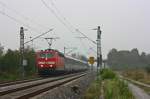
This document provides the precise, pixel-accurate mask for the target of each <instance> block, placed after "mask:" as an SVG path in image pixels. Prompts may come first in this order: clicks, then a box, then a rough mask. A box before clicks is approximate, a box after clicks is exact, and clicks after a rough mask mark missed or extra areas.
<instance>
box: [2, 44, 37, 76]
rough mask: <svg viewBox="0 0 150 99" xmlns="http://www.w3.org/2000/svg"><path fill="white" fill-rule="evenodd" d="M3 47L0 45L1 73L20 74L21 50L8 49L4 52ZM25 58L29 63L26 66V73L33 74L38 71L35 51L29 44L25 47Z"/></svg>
mask: <svg viewBox="0 0 150 99" xmlns="http://www.w3.org/2000/svg"><path fill="white" fill-rule="evenodd" d="M3 49H4V48H3V47H2V46H1V45H0V74H8V75H11V74H13V75H18V76H19V74H20V69H21V65H20V63H21V62H20V51H18V50H11V49H8V50H7V51H6V53H5V54H4V52H3ZM24 58H25V59H26V60H27V62H28V64H27V66H25V70H26V75H32V74H34V73H35V71H36V67H35V51H34V50H33V49H31V48H30V47H29V46H28V47H27V48H25V52H24Z"/></svg>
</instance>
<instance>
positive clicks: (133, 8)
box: [0, 0, 150, 58]
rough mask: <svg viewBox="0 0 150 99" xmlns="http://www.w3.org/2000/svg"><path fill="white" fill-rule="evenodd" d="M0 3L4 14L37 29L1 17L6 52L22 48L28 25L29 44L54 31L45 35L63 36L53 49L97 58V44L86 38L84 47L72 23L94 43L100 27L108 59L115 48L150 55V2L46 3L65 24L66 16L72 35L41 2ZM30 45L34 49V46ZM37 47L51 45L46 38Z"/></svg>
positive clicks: (14, 0)
mask: <svg viewBox="0 0 150 99" xmlns="http://www.w3.org/2000/svg"><path fill="white" fill-rule="evenodd" d="M0 1H1V2H3V3H5V4H6V5H2V4H0V11H3V12H5V13H6V14H8V15H10V16H12V17H14V18H16V19H17V20H20V21H22V22H23V23H25V24H27V25H29V26H30V27H32V28H34V31H33V30H31V29H30V28H28V27H26V26H24V25H23V24H18V23H16V22H15V21H13V20H11V19H10V18H8V17H6V16H4V15H2V14H0V27H1V28H0V43H1V44H2V45H3V46H4V47H5V49H8V48H11V49H18V48H19V28H20V27H21V26H24V27H25V28H26V29H28V31H25V36H26V38H25V41H27V40H29V37H30V36H31V37H35V36H37V35H39V34H40V33H43V32H46V31H47V30H48V29H50V28H54V31H53V32H51V33H49V34H48V35H45V36H43V37H60V39H58V40H56V41H54V43H53V45H52V47H53V48H56V49H59V50H61V51H62V50H63V47H64V46H66V47H77V48H78V50H76V51H75V52H80V53H82V54H85V55H88V56H89V55H93V54H94V55H95V53H94V52H93V51H91V50H89V47H93V48H94V49H95V50H96V45H94V44H93V43H91V42H90V41H88V40H86V39H82V43H83V44H82V43H81V42H80V40H79V39H77V38H76V37H79V36H81V34H79V33H77V32H75V31H74V30H73V29H72V28H71V26H70V24H71V25H73V26H74V27H75V28H77V29H79V30H80V31H82V32H83V33H84V34H86V35H87V36H88V37H90V38H91V39H93V40H96V31H94V30H92V29H94V28H97V26H99V25H100V26H101V30H102V53H103V55H104V57H105V58H106V55H107V53H108V52H109V51H110V49H112V48H117V49H119V50H131V49H132V48H138V49H139V50H140V52H141V51H145V52H146V53H150V46H149V45H150V44H149V42H150V39H149V38H150V32H149V31H150V11H149V10H150V0H52V1H53V3H54V4H55V6H53V5H51V2H50V1H51V0H44V1H45V2H47V4H48V5H49V6H50V7H51V8H52V9H53V11H54V12H55V13H56V14H57V15H58V16H59V17H60V18H61V19H62V20H63V21H64V17H65V21H64V22H65V24H67V26H68V27H69V29H71V30H72V31H74V33H71V32H70V31H69V30H68V29H67V28H66V27H65V26H64V25H63V24H62V23H61V22H60V21H58V19H57V18H56V16H55V15H54V13H52V12H51V11H49V10H48V9H47V8H46V7H45V6H44V5H43V3H42V2H41V0H0ZM6 6H7V7H9V8H11V9H14V10H15V11H17V12H19V13H21V14H23V15H24V16H27V17H29V19H31V20H32V21H34V22H31V21H30V20H28V18H26V19H25V18H22V17H21V16H20V15H19V14H17V13H14V12H13V11H11V10H9V9H7V7H6ZM55 7H57V9H55ZM57 10H59V11H57ZM60 13H61V14H60ZM35 23H37V24H40V25H37V24H35ZM35 30H36V32H35ZM37 31H38V32H37ZM29 45H31V46H32V43H29ZM33 47H35V48H36V49H37V50H38V49H44V48H46V47H48V45H47V43H46V41H45V40H44V39H42V38H40V39H37V40H35V41H34V42H33ZM62 52H63V51H62Z"/></svg>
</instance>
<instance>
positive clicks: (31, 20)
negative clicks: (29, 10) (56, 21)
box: [0, 1, 48, 29]
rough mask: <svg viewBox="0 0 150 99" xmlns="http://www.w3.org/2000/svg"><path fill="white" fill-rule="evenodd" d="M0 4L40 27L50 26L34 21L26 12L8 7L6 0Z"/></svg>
mask: <svg viewBox="0 0 150 99" xmlns="http://www.w3.org/2000/svg"><path fill="white" fill-rule="evenodd" d="M0 5H2V6H3V7H5V8H7V9H8V10H9V11H11V12H13V13H15V14H17V15H19V16H20V17H22V18H23V19H24V20H27V21H29V22H31V23H33V24H34V25H37V26H38V27H42V28H45V29H48V27H46V26H45V25H42V24H39V23H38V22H36V21H34V20H33V19H30V18H29V17H27V16H25V15H24V14H22V13H20V12H18V11H16V10H15V9H13V8H10V7H8V6H7V5H6V4H5V3H4V2H2V1H0Z"/></svg>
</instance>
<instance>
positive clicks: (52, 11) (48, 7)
mask: <svg viewBox="0 0 150 99" xmlns="http://www.w3.org/2000/svg"><path fill="white" fill-rule="evenodd" d="M41 1H42V3H43V4H44V6H45V7H46V8H47V9H48V10H49V11H50V12H51V13H53V15H54V16H55V17H56V18H57V20H58V21H59V22H61V23H62V24H63V25H64V26H65V27H66V28H67V29H68V30H69V31H70V32H72V33H74V32H73V31H72V30H71V29H70V28H69V27H68V26H67V25H66V24H65V23H64V22H63V20H62V19H61V18H59V16H58V15H57V14H56V13H55V11H54V10H53V9H51V8H50V6H48V5H47V4H46V2H45V1H44V0H41Z"/></svg>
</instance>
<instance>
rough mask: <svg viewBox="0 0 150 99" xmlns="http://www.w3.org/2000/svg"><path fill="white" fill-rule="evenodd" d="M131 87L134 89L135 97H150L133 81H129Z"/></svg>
mask: <svg viewBox="0 0 150 99" xmlns="http://www.w3.org/2000/svg"><path fill="white" fill-rule="evenodd" d="M128 85H129V89H130V90H131V91H132V93H133V95H134V96H135V99H150V96H149V95H148V94H146V92H144V90H142V89H141V88H139V87H137V86H136V85H134V84H132V83H128Z"/></svg>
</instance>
